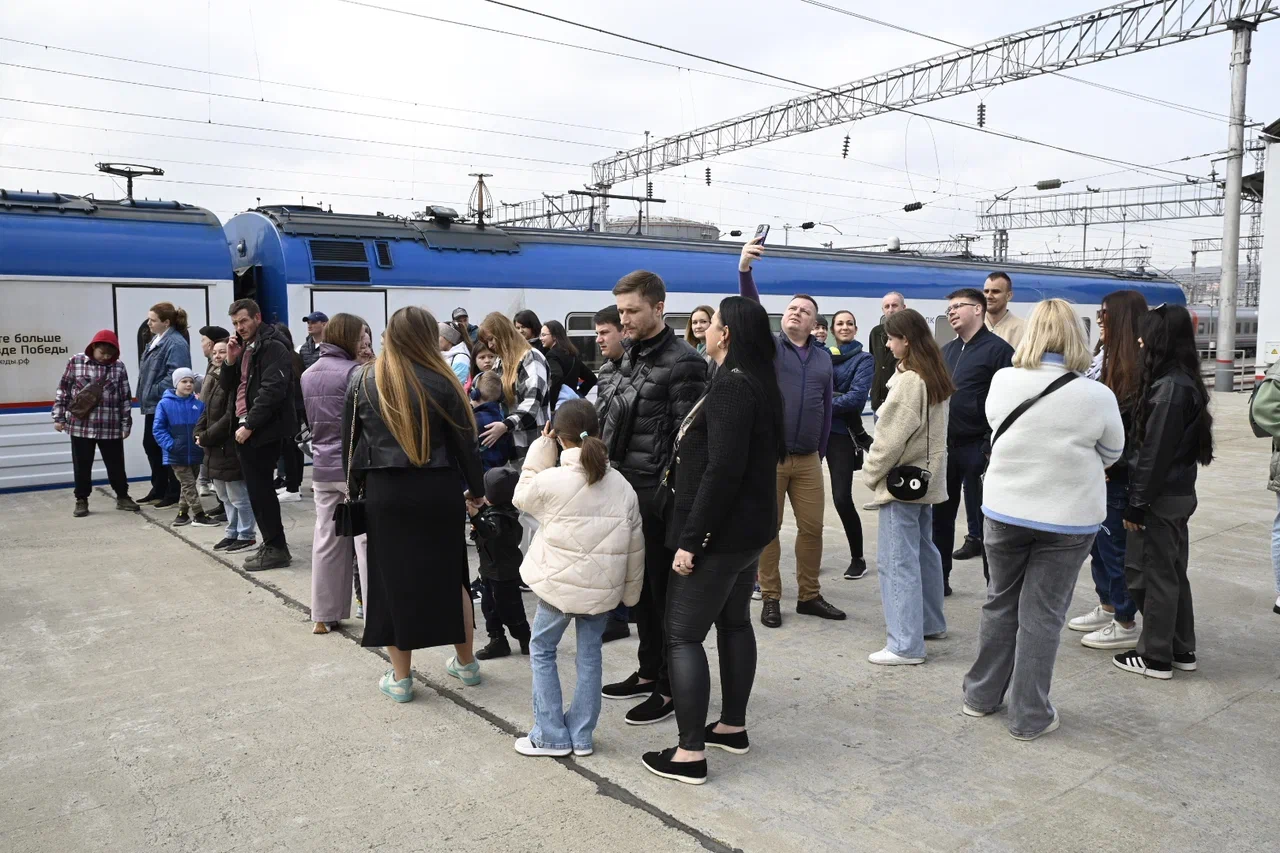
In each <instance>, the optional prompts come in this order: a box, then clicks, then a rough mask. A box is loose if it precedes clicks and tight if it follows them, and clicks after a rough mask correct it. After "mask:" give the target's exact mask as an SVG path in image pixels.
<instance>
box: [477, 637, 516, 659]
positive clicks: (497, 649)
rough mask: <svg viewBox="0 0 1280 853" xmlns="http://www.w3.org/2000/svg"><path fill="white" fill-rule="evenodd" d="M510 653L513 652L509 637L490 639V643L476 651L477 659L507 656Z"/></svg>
mask: <svg viewBox="0 0 1280 853" xmlns="http://www.w3.org/2000/svg"><path fill="white" fill-rule="evenodd" d="M509 654H511V644H510V643H508V642H507V638H506V637H495V638H494V639H492V640H490V641H489V645H487V646H485V647H484V648H483V649H481V650H480V651H478V652H476V660H493V659H494V658H505V657H506V656H507V655H509Z"/></svg>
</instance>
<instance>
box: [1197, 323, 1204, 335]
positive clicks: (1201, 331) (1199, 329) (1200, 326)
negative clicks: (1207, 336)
mask: <svg viewBox="0 0 1280 853" xmlns="http://www.w3.org/2000/svg"><path fill="white" fill-rule="evenodd" d="M1196 334H1197V335H1203V334H1204V320H1200V321H1198V322H1197V323H1196Z"/></svg>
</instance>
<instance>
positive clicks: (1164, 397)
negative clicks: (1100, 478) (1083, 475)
mask: <svg viewBox="0 0 1280 853" xmlns="http://www.w3.org/2000/svg"><path fill="white" fill-rule="evenodd" d="M1147 406H1148V409H1149V412H1150V414H1149V415H1148V417H1147V430H1146V435H1144V436H1143V439H1142V442H1141V443H1138V442H1136V441H1133V440H1131V441H1130V442H1129V446H1128V449H1127V450H1126V453H1127V457H1128V458H1127V460H1126V461H1127V462H1128V463H1129V506H1128V507H1127V508H1126V509H1125V512H1124V517H1125V520H1126V521H1132V522H1134V523H1136V524H1141V523H1142V522H1143V520H1144V519H1145V517H1146V513H1147V510H1148V509H1149V508H1150V507H1151V504H1152V503H1154V502H1155V501H1156V500H1158V499H1159V498H1162V497H1164V496H1166V495H1176V496H1186V495H1194V494H1195V493H1196V467H1197V462H1196V457H1197V456H1198V455H1199V448H1200V444H1199V427H1198V421H1199V419H1200V418H1201V417H1203V416H1204V413H1205V407H1204V402H1203V400H1201V399H1200V392H1199V390H1198V389H1197V388H1196V383H1195V380H1194V379H1193V378H1192V377H1190V376H1188V375H1187V374H1186V373H1185V372H1184V371H1182V370H1181V369H1179V368H1176V367H1175V368H1172V369H1170V370H1169V372H1167V373H1165V374H1164V375H1163V376H1160V377H1159V378H1157V379H1156V381H1155V382H1153V383H1152V384H1151V387H1150V388H1149V389H1147Z"/></svg>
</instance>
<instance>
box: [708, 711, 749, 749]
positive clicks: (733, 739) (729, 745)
mask: <svg viewBox="0 0 1280 853" xmlns="http://www.w3.org/2000/svg"><path fill="white" fill-rule="evenodd" d="M718 725H720V721H719V720H716V721H715V722H714V723H712V724H711V725H709V726H707V730H706V731H705V732H704V733H703V735H702V742H703V744H704V745H706V746H708V747H712V746H713V747H715V748H716V749H723V750H724V751H725V752H732V753H733V754H734V755H746V754H747V753H748V752H750V751H751V741H749V740H747V733H746V731H745V730H743V731H740V732H728V733H722V732H717V731H716V726H718Z"/></svg>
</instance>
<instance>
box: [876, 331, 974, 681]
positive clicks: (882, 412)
mask: <svg viewBox="0 0 1280 853" xmlns="http://www.w3.org/2000/svg"><path fill="white" fill-rule="evenodd" d="M884 331H885V334H886V336H887V338H888V341H887V346H888V347H889V350H890V351H891V352H892V353H893V357H894V358H896V359H897V360H898V367H897V372H896V373H895V374H894V375H893V377H892V378H891V379H890V380H889V396H887V397H885V400H884V402H883V403H882V404H881V405H880V409H879V411H878V412H877V414H878V415H879V416H880V419H879V420H878V421H877V422H876V440H875V441H874V442H873V443H872V445H871V450H870V452H868V453H867V459H866V461H865V462H864V463H863V465H862V479H863V482H865V483H866V484H867V488H869V489H871V490H872V491H873V492H875V503H876V504H878V505H879V507H880V521H879V532H878V540H877V542H878V547H877V555H876V568H877V570H878V573H879V575H880V597H881V600H882V603H883V605H884V621H885V628H886V629H887V632H888V642H886V643H885V647H884V648H883V649H881V650H880V651H878V652H873V653H872V654H871V655H870V656H869V657H868V658H867V659H868V660H869V661H871V662H872V663H874V664H880V665H882V666H897V665H901V664H918V663H924V658H925V649H924V641H925V640H926V639H934V638H938V639H941V638H942V637H945V636H946V634H947V620H946V618H945V617H944V616H943V615H942V591H943V583H944V582H943V578H942V555H941V554H939V553H938V549H937V547H936V546H935V545H934V544H933V505H934V504H940V503H943V502H944V501H946V499H947V477H946V471H947V400H948V399H949V398H950V397H951V395H952V394H953V393H955V386H954V385H953V384H952V383H951V374H950V373H949V372H948V370H947V365H946V362H945V361H943V359H942V351H941V350H939V349H938V344H937V342H935V341H934V339H933V332H931V331H930V330H929V324H928V323H926V322H925V319H924V317H922V316H920V314H919V313H917V312H916V311H913V310H912V309H910V308H904V309H902V310H901V311H898V312H897V313H895V314H891V315H890V316H889V317H887V318H886V319H885V321H884ZM900 466H909V467H913V468H919V469H923V470H924V471H927V472H928V473H929V475H930V476H929V477H928V478H927V481H925V482H923V483H922V485H923V486H924V487H925V490H924V492H923V493H922V494H921V495H920V496H919V497H916V498H901V497H896V496H895V495H894V494H893V493H892V492H890V491H889V488H890V480H891V479H892V480H893V481H894V483H893V485H894V487H895V488H897V487H898V484H899V481H903V480H904V477H903V472H902V471H901V470H900ZM895 471H896V473H895ZM891 475H892V477H891Z"/></svg>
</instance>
